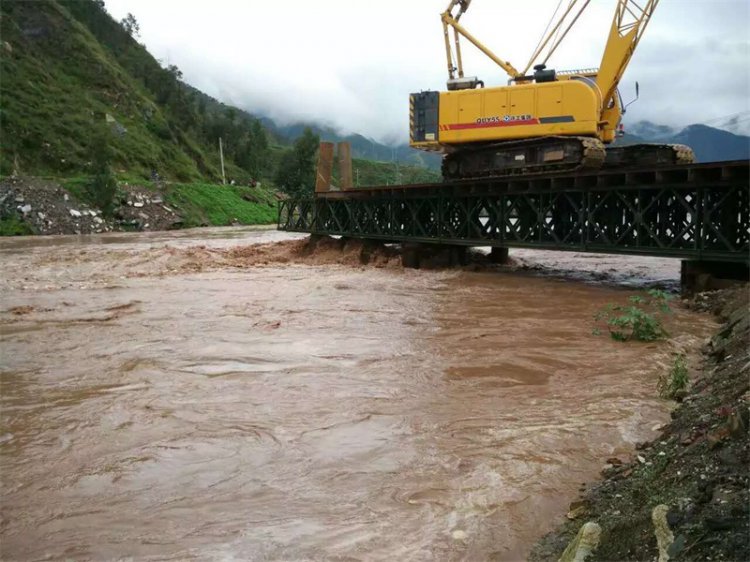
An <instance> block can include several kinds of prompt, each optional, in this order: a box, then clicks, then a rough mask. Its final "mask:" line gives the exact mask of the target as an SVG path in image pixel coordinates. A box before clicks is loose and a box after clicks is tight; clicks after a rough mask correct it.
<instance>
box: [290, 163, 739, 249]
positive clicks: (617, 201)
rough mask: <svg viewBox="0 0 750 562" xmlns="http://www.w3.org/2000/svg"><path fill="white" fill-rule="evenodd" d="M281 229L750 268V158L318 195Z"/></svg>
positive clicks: (302, 202) (293, 203)
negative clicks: (710, 262)
mask: <svg viewBox="0 0 750 562" xmlns="http://www.w3.org/2000/svg"><path fill="white" fill-rule="evenodd" d="M278 226H279V229H281V230H288V231H295V232H310V233H314V234H329V235H343V236H350V237H354V238H368V239H379V240H384V241H390V242H424V243H436V244H446V245H464V246H497V247H530V248H540V249H552V250H575V251H588V252H600V253H631V254H650V255H657V256H673V257H685V258H691V259H702V260H718V261H742V262H747V261H750V161H749V160H740V161H732V162H713V163H707V164H691V165H687V166H671V167H654V168H643V169H631V170H597V171H591V172H587V173H577V174H573V173H571V174H549V175H535V176H517V177H508V178H501V179H498V178H491V179H480V180H471V181H458V182H450V183H437V184H422V185H402V186H382V187H369V188H359V189H355V190H347V191H330V192H324V193H316V195H315V197H314V198H303V199H288V200H285V201H281V202H280V203H279V223H278Z"/></svg>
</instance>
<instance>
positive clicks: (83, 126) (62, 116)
mask: <svg viewBox="0 0 750 562" xmlns="http://www.w3.org/2000/svg"><path fill="white" fill-rule="evenodd" d="M0 13H1V14H2V18H1V20H0V36H1V37H2V43H1V45H0V47H1V48H0V52H1V57H0V65H1V66H0V99H1V100H2V105H1V107H0V128H1V131H2V139H3V140H2V152H1V153H0V173H2V174H10V173H12V172H14V171H15V172H17V173H21V174H36V175H42V174H50V175H70V174H77V173H86V172H87V171H88V168H89V167H90V162H91V159H92V156H91V155H92V150H93V144H94V143H95V142H96V141H94V139H97V138H101V135H100V134H98V133H99V132H100V131H101V130H103V129H109V130H110V131H111V133H112V134H108V135H107V138H110V139H111V144H112V147H111V148H112V152H113V155H114V161H113V164H114V167H115V169H116V171H118V172H121V173H127V174H133V175H140V176H144V177H147V176H148V175H149V174H150V173H151V171H152V170H156V171H157V172H158V173H159V174H160V175H161V176H163V177H167V178H172V179H177V180H182V181H187V180H193V179H203V180H210V179H218V178H219V177H220V164H219V153H218V146H217V139H218V138H219V137H222V138H223V139H224V144H225V159H226V160H227V174H228V175H229V176H231V177H233V178H237V179H238V180H240V181H242V180H244V179H249V178H250V177H259V176H260V175H261V174H262V173H263V171H264V168H265V167H268V166H272V165H273V162H272V160H273V158H268V156H269V150H268V144H269V139H268V137H267V134H266V131H265V129H264V128H263V127H262V126H261V124H260V122H259V121H257V120H256V119H254V118H253V117H251V116H250V115H248V114H247V113H244V112H241V111H239V110H236V109H234V108H228V107H226V106H223V105H222V104H219V103H212V104H210V103H207V102H206V101H207V100H206V96H203V95H199V93H198V92H196V91H195V90H193V89H192V88H189V87H187V86H186V85H185V84H183V83H182V82H181V80H180V78H181V73H180V71H179V69H178V68H177V67H175V66H169V67H167V68H162V66H161V65H160V64H159V62H158V61H157V60H156V59H154V57H153V56H151V54H149V52H148V51H147V50H146V48H145V47H144V46H143V45H141V44H139V43H138V41H137V40H136V38H135V37H136V36H137V31H138V29H137V22H136V21H135V19H129V20H124V21H123V22H116V21H115V20H114V19H112V18H111V17H110V15H109V14H108V13H107V12H106V11H105V9H104V3H103V2H102V1H101V0H43V1H33V2H30V1H24V0H2V2H0ZM267 172H270V170H267Z"/></svg>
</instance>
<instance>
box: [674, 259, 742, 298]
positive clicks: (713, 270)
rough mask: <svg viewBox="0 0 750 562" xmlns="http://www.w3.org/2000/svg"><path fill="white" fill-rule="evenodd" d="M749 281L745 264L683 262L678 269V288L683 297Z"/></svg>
mask: <svg viewBox="0 0 750 562" xmlns="http://www.w3.org/2000/svg"><path fill="white" fill-rule="evenodd" d="M749 280H750V267H749V266H748V263H747V262H745V263H742V262H722V261H699V260H683V261H682V266H681V269H680V286H681V289H682V293H683V294H685V295H691V294H693V293H700V292H701V291H710V290H714V289H724V288H726V287H730V286H732V285H736V284H738V283H747V282H748V281H749Z"/></svg>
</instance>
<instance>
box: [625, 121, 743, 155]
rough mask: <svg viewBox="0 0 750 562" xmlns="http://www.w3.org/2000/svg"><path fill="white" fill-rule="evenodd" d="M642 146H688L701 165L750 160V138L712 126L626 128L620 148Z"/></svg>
mask: <svg viewBox="0 0 750 562" xmlns="http://www.w3.org/2000/svg"><path fill="white" fill-rule="evenodd" d="M642 142H646V143H649V142H653V143H664V144H686V145H688V146H690V147H691V148H692V149H693V151H695V156H696V158H697V160H698V162H721V161H724V160H742V159H747V158H750V136H746V135H736V134H734V133H730V132H729V131H725V130H722V129H717V128H715V127H709V126H708V125H700V124H696V125H690V126H688V127H685V128H684V129H682V130H681V131H676V130H675V129H672V128H671V127H667V126H665V125H657V124H655V123H651V122H650V121H639V122H637V123H634V124H632V125H626V126H625V136H624V137H622V138H621V139H618V140H617V144H619V145H628V144H638V143H642Z"/></svg>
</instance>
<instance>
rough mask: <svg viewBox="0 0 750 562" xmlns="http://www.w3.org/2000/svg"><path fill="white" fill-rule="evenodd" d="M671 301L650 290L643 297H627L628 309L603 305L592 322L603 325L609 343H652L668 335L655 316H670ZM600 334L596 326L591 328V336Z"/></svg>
mask: <svg viewBox="0 0 750 562" xmlns="http://www.w3.org/2000/svg"><path fill="white" fill-rule="evenodd" d="M671 298H672V295H670V294H669V293H666V292H664V291H659V290H656V289H652V290H650V291H648V292H647V293H646V296H642V295H634V296H632V297H630V299H629V304H628V305H625V306H619V305H613V304H609V305H607V306H606V307H604V309H603V310H601V311H599V312H598V313H597V314H596V316H595V319H596V321H597V322H603V323H604V325H605V326H606V329H607V331H608V332H609V335H610V337H611V338H612V339H613V340H617V341H630V340H636V341H656V340H659V339H662V338H664V337H666V336H668V335H669V334H668V333H667V331H666V330H665V329H664V325H663V323H662V320H661V318H660V317H659V315H662V314H669V313H670V312H671V308H670V307H669V300H670V299H671ZM601 331H602V330H601V329H600V328H599V327H598V326H597V327H595V328H594V334H599V333H601Z"/></svg>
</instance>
